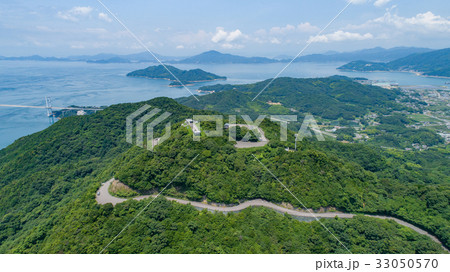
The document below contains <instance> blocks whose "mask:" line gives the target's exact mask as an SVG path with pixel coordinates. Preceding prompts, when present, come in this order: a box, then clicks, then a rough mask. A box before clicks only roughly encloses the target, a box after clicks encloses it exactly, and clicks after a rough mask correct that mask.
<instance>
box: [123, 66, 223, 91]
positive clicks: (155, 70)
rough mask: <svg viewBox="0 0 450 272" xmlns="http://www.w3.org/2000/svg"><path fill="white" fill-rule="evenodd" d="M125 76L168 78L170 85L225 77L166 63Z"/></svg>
mask: <svg viewBox="0 0 450 272" xmlns="http://www.w3.org/2000/svg"><path fill="white" fill-rule="evenodd" d="M166 68H167V69H168V70H170V72H171V73H172V74H173V75H172V74H171V73H169V71H167V69H166ZM127 76H129V77H146V78H151V79H166V80H170V81H172V82H171V83H170V84H169V86H170V87H181V86H182V84H181V83H183V84H184V85H193V84H194V83H197V82H205V81H213V80H226V79H227V78H226V77H224V76H218V75H216V74H213V73H209V72H206V71H203V70H202V69H193V70H181V69H178V68H176V67H173V66H170V65H166V67H164V66H163V65H157V66H149V67H147V68H145V69H140V70H136V71H133V72H130V73H128V74H127ZM174 76H175V77H176V78H175V77H174ZM177 79H178V80H177ZM180 81H181V83H180Z"/></svg>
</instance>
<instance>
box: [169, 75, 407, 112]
mask: <svg viewBox="0 0 450 272" xmlns="http://www.w3.org/2000/svg"><path fill="white" fill-rule="evenodd" d="M269 82H270V80H265V81H261V82H257V83H253V84H243V85H229V84H228V85H212V86H205V87H202V88H200V90H209V91H212V90H214V91H215V93H213V94H209V95H204V96H199V97H198V99H199V100H200V101H199V102H197V100H195V99H194V98H193V97H186V98H179V99H177V101H179V102H180V103H182V104H184V105H187V106H189V107H193V108H196V109H208V110H217V111H220V112H223V113H233V114H235V113H239V114H250V115H252V116H257V115H258V114H297V112H298V113H300V114H301V113H311V114H313V115H314V116H316V117H322V118H326V119H331V120H337V119H339V118H343V119H347V120H352V119H354V118H355V117H361V116H363V115H365V114H366V113H367V112H368V111H375V112H384V111H387V110H389V109H401V107H400V105H398V104H397V103H395V98H396V97H397V96H398V95H399V91H397V90H386V89H383V88H380V87H375V86H368V85H361V84H359V83H356V82H353V81H352V80H351V79H349V78H346V77H338V76H335V77H329V78H314V79H311V78H307V79H302V78H288V77H284V78H277V79H276V80H274V81H273V82H272V83H271V84H270V85H269V87H268V88H267V89H265V90H264V92H262V93H261V94H260V95H259V96H258V97H257V98H256V99H255V100H254V101H252V100H253V98H254V97H255V96H257V94H258V93H259V92H261V91H262V90H263V89H264V87H265V86H266V85H267V84H268V83H269Z"/></svg>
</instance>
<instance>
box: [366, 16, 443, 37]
mask: <svg viewBox="0 0 450 272" xmlns="http://www.w3.org/2000/svg"><path fill="white" fill-rule="evenodd" d="M370 23H374V24H385V25H388V26H394V27H396V28H398V29H400V30H403V31H420V32H428V33H429V31H434V32H450V20H448V19H446V18H444V17H441V16H439V15H435V14H433V13H432V12H431V11H428V12H425V13H419V14H417V15H416V16H414V17H410V18H407V17H401V16H398V15H397V14H391V13H390V12H389V11H388V12H386V13H385V15H384V16H383V17H380V18H377V19H375V20H373V21H371V22H369V24H370Z"/></svg>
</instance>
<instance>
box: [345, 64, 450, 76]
mask: <svg viewBox="0 0 450 272" xmlns="http://www.w3.org/2000/svg"><path fill="white" fill-rule="evenodd" d="M336 70H338V71H343V72H357V73H408V74H415V75H416V76H420V77H427V78H441V79H450V76H448V77H447V76H431V75H425V74H424V73H423V72H419V71H402V70H373V71H363V70H354V69H339V67H338V68H336Z"/></svg>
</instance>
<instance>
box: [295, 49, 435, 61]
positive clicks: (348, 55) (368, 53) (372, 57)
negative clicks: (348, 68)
mask: <svg viewBox="0 0 450 272" xmlns="http://www.w3.org/2000/svg"><path fill="white" fill-rule="evenodd" d="M430 51H433V50H432V49H429V48H418V47H394V48H390V49H385V48H382V47H375V48H371V49H363V50H358V51H353V52H343V53H340V52H330V53H325V54H312V55H306V56H302V57H299V58H298V59H297V60H296V61H297V62H305V61H307V62H332V61H336V62H338V61H343V62H347V61H354V60H365V61H383V62H387V61H391V60H395V59H399V58H403V57H406V56H408V55H411V54H416V53H426V52H430Z"/></svg>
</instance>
